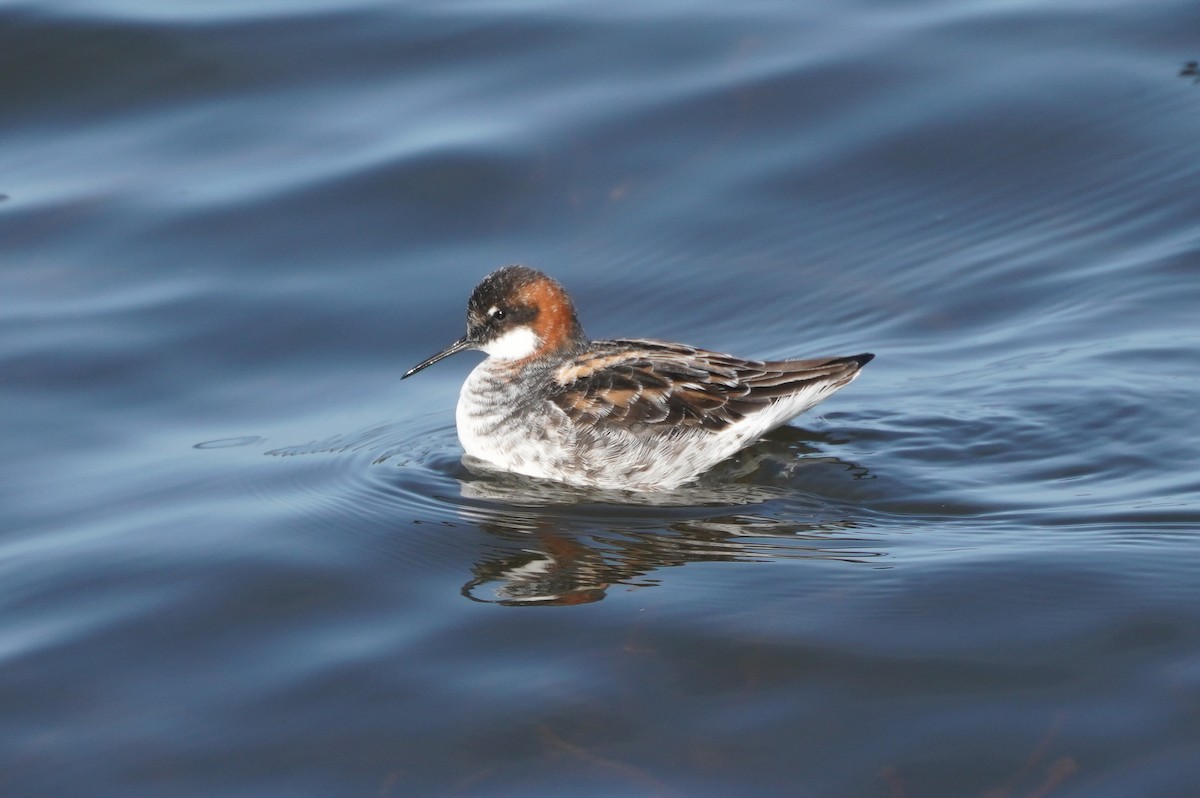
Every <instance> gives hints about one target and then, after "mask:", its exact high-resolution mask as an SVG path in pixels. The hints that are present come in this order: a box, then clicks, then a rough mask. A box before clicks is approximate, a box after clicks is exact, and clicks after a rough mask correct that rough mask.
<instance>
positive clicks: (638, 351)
mask: <svg viewBox="0 0 1200 798" xmlns="http://www.w3.org/2000/svg"><path fill="white" fill-rule="evenodd" d="M467 349H479V350H482V351H483V352H484V353H486V354H487V356H488V357H487V359H486V360H484V361H483V362H482V363H480V364H479V365H478V366H476V367H475V369H474V370H473V371H472V372H471V374H470V376H468V377H467V380H466V382H465V383H463V386H462V391H461V393H460V394H459V398H458V408H457V412H456V415H455V420H456V422H457V426H458V437H459V441H460V442H461V443H462V447H463V449H464V450H465V452H466V454H467V455H469V456H471V457H473V458H476V459H478V460H480V461H482V462H483V463H484V464H485V465H487V466H489V467H491V468H493V469H499V470H502V471H512V472H515V473H518V474H525V475H528V476H532V477H541V478H544V479H552V480H558V481H560V482H566V483H570V484H573V485H579V486H584V487H596V488H606V489H619V490H637V491H651V490H665V489H670V488H674V487H676V486H678V485H681V484H683V483H686V482H688V481H690V480H692V479H695V478H696V477H697V476H698V475H700V474H701V473H703V472H704V471H707V470H708V469H709V468H711V467H712V466H714V465H716V464H717V463H719V462H720V461H722V460H724V459H726V458H727V457H729V456H731V455H732V454H734V453H735V452H737V451H739V450H740V449H743V448H745V447H746V446H749V445H750V444H752V443H754V442H755V441H756V440H758V439H759V438H761V437H762V436H763V435H765V434H766V433H768V432H770V431H771V430H773V429H775V428H776V427H779V426H782V425H783V424H785V423H786V422H787V421H788V420H790V419H792V418H793V417H795V416H797V415H799V414H800V413H802V412H804V411H805V410H807V409H809V408H810V407H812V406H813V405H815V404H817V403H818V402H820V401H822V400H823V399H825V398H826V397H828V396H830V395H831V394H833V393H834V392H835V391H837V390H838V389H840V388H842V387H844V386H845V385H847V384H848V383H849V382H850V381H851V380H853V379H854V378H855V377H857V376H858V373H859V370H860V369H861V368H862V367H863V366H865V365H866V364H867V363H869V362H870V361H871V359H872V358H874V357H875V356H874V355H872V354H869V353H864V354H860V355H850V356H848V357H822V358H816V359H811V360H768V361H761V360H746V359H743V358H740V357H734V356H732V355H723V354H719V353H717V352H709V351H707V350H704V349H698V348H696V347H693V346H686V345H684V344H675V343H668V342H665V341H654V340H645V339H637V338H628V339H626V338H621V339H615V340H611V341H590V340H588V338H587V336H586V335H584V332H583V327H581V326H580V324H579V319H578V317H577V316H576V313H575V306H574V304H573V303H572V302H571V298H570V296H568V295H567V292H566V289H564V288H563V287H562V285H560V284H559V283H558V282H557V281H556V280H554V279H552V278H551V277H549V276H547V275H545V274H543V273H542V272H539V271H536V270H534V269H530V268H528V267H525V266H519V265H513V266H505V267H503V268H501V269H498V270H496V271H494V272H492V273H491V274H489V275H488V276H487V277H485V278H484V279H483V281H482V282H480V283H479V285H477V286H476V287H475V290H474V291H473V292H472V294H471V298H470V300H469V301H468V303H467V333H466V335H464V336H463V337H462V338H459V339H458V340H457V341H455V342H454V343H452V344H450V346H448V347H446V348H445V349H443V350H442V351H440V352H438V353H437V354H436V355H433V356H432V357H430V358H428V359H426V360H424V361H422V362H420V363H418V364H417V365H415V366H413V367H412V368H411V369H409V370H408V371H407V372H405V374H404V376H403V377H402V378H401V379H404V378H407V377H411V376H412V375H414V374H416V373H417V372H418V371H421V370H422V369H425V368H428V367H429V366H432V365H433V364H434V363H437V362H438V361H439V360H442V359H443V358H445V357H449V356H450V355H453V354H455V353H456V352H462V351H464V350H467Z"/></svg>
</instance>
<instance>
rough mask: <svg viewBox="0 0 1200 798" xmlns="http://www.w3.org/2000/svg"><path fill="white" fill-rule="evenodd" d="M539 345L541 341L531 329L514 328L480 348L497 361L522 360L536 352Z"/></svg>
mask: <svg viewBox="0 0 1200 798" xmlns="http://www.w3.org/2000/svg"><path fill="white" fill-rule="evenodd" d="M541 345H542V341H541V339H539V338H538V337H537V333H535V332H534V331H533V330H532V329H531V328H529V327H514V328H513V329H511V330H509V331H508V332H506V333H504V335H501V336H500V337H499V338H497V339H495V340H493V341H488V342H487V343H486V344H484V345H483V346H482V347H480V348H481V349H482V350H483V351H484V352H487V353H488V354H489V355H490V356H492V357H494V358H496V359H497V360H522V359H524V358H527V357H529V356H530V355H532V354H533V353H534V352H536V351H537V349H538V347H539V346H541Z"/></svg>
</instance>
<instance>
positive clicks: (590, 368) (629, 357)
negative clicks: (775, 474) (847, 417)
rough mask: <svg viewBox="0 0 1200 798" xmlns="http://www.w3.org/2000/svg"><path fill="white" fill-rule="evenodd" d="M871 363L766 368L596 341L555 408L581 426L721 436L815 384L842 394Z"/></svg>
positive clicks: (647, 344) (560, 388) (578, 361)
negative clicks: (659, 426)
mask: <svg viewBox="0 0 1200 798" xmlns="http://www.w3.org/2000/svg"><path fill="white" fill-rule="evenodd" d="M868 360H870V356H866V355H858V356H855V357H846V358H818V359H815V360H780V361H768V362H763V361H758V360H743V359H741V358H736V357H732V356H730V355H723V354H719V353H717V352H707V351H705V350H702V349H695V348H693V347H690V346H684V345H682V344H672V343H665V342H662V341H648V340H616V341H596V342H594V343H593V344H592V347H591V350H590V351H589V352H588V353H587V354H585V355H581V356H579V357H577V358H575V359H573V360H572V361H570V362H568V363H566V364H564V365H563V366H561V367H559V369H558V370H557V372H556V373H555V375H554V376H555V379H556V383H555V390H554V391H553V392H552V394H551V397H550V401H552V402H553V403H554V404H556V405H557V406H558V407H560V408H561V409H562V410H563V411H564V412H565V413H566V414H567V415H568V416H569V417H570V418H571V419H572V420H574V421H576V422H584V423H595V424H600V425H605V424H614V425H619V426H634V425H657V424H667V425H672V426H681V427H684V428H703V429H709V430H719V429H722V428H724V427H727V426H729V425H730V424H733V423H734V422H736V421H738V420H740V419H742V418H745V417H746V416H748V415H751V414H753V413H755V412H756V411H758V410H761V409H763V408H764V407H766V406H768V405H769V404H771V403H772V402H774V401H775V400H777V399H779V398H781V397H785V396H790V395H791V394H794V393H796V392H797V391H800V390H802V389H803V388H805V387H806V386H808V385H810V384H812V383H813V382H831V383H836V384H837V385H838V386H840V385H842V384H844V383H846V382H848V381H849V380H850V379H851V378H852V377H853V376H854V375H855V374H856V373H857V372H858V370H859V368H861V367H862V365H863V364H865V363H866V362H867V361H868Z"/></svg>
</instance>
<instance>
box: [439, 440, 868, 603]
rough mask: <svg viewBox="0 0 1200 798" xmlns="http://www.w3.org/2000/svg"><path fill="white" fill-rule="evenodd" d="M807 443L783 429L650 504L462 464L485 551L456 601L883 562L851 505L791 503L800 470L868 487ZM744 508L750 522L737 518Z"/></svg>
mask: <svg viewBox="0 0 1200 798" xmlns="http://www.w3.org/2000/svg"><path fill="white" fill-rule="evenodd" d="M808 440H811V438H805V437H804V436H803V435H802V434H801V432H800V431H799V430H796V429H794V428H788V431H786V432H782V433H781V434H776V435H773V436H771V438H770V439H768V440H767V441H764V442H762V443H760V444H758V445H756V446H755V447H752V448H751V449H749V450H746V451H745V452H743V453H742V456H741V457H739V458H736V459H734V460H732V461H729V462H728V463H725V464H722V466H720V467H719V469H718V471H716V472H714V473H712V474H710V475H706V478H705V479H704V480H702V481H701V482H699V483H696V484H694V485H692V486H689V487H684V488H680V489H677V490H672V491H664V492H657V493H638V492H620V491H601V490H594V489H590V490H589V489H581V488H574V487H570V486H566V485H561V484H558V483H554V482H547V481H541V480H535V479H530V478H527V477H521V476H517V475H513V474H501V473H494V472H487V471H485V470H482V469H481V468H480V467H479V465H478V464H477V463H472V462H464V465H466V466H467V468H468V471H469V473H468V474H467V475H465V478H464V479H463V480H462V481H461V491H462V495H463V498H464V499H466V500H467V502H466V503H464V505H463V506H462V508H461V511H462V513H463V515H464V516H466V517H467V518H469V519H470V520H471V521H472V522H473V523H474V524H475V525H477V526H478V528H480V529H482V530H483V531H485V532H486V533H488V534H489V535H490V536H491V537H492V539H493V543H494V545H492V546H490V547H489V550H487V551H486V552H484V553H483V554H482V555H481V556H480V558H479V559H478V561H477V562H476V564H475V565H474V566H473V567H472V578H471V579H470V580H469V581H468V582H467V583H466V584H465V585H464V586H463V588H462V592H463V595H464V596H466V597H467V598H470V599H471V600H473V601H480V602H488V603H496V604H503V605H508V606H526V605H540V606H547V605H550V606H563V605H572V604H586V603H590V602H595V601H600V600H601V599H603V598H604V597H605V596H606V595H607V594H608V591H609V590H610V589H614V588H621V589H630V588H636V587H648V586H652V585H654V584H657V581H656V580H655V579H654V578H653V577H652V576H651V575H652V574H653V573H654V572H655V571H657V570H659V569H661V568H667V567H672V566H680V565H685V564H687V563H690V562H719V561H726V562H746V561H767V560H774V559H782V558H804V559H820V560H838V561H842V562H846V563H866V562H871V561H873V560H875V559H876V558H878V557H881V556H883V555H882V552H880V551H874V550H872V548H871V541H870V540H869V539H868V538H865V537H863V536H862V535H861V532H860V530H862V529H863V528H865V527H866V526H867V525H866V524H865V523H864V522H863V521H862V520H861V512H860V511H858V510H857V509H856V507H855V506H854V505H848V504H843V503H838V502H834V501H831V500H828V499H823V498H821V497H820V496H817V495H813V494H806V493H802V492H801V488H800V487H798V486H803V485H804V484H805V482H806V475H805V474H804V473H803V472H804V471H815V470H821V471H822V472H823V473H825V474H826V477H825V478H826V479H828V473H829V472H830V471H831V469H832V471H833V472H834V473H836V474H837V475H838V476H840V477H841V478H842V479H850V480H854V479H862V478H866V477H868V476H869V475H868V474H867V472H866V470H865V469H863V468H861V467H859V466H857V465H855V464H853V463H849V462H846V461H843V460H839V459H837V458H834V457H829V456H827V455H826V456H820V457H814V456H812V453H813V452H815V451H816V450H815V449H813V448H812V447H811V446H808V444H807V441H808ZM805 454H807V455H808V456H799V455H805ZM751 477H752V479H751ZM752 505H758V506H759V507H760V509H761V510H762V511H761V512H748V511H746V510H747V508H749V507H750V506H752Z"/></svg>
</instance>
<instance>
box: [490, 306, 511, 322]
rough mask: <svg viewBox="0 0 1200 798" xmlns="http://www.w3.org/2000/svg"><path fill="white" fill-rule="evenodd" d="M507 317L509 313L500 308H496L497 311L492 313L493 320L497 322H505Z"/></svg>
mask: <svg viewBox="0 0 1200 798" xmlns="http://www.w3.org/2000/svg"><path fill="white" fill-rule="evenodd" d="M507 315H508V313H506V312H505V311H503V310H501V309H500V308H496V310H495V311H494V312H493V313H492V318H493V319H494V320H495V321H504V317H505V316H507Z"/></svg>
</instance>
